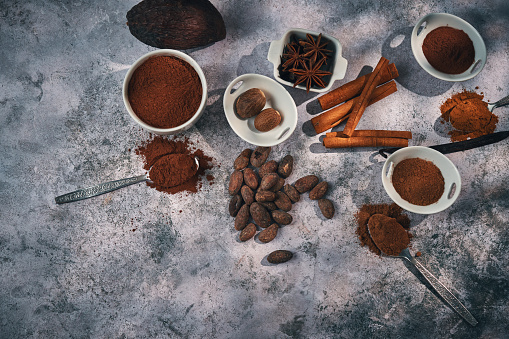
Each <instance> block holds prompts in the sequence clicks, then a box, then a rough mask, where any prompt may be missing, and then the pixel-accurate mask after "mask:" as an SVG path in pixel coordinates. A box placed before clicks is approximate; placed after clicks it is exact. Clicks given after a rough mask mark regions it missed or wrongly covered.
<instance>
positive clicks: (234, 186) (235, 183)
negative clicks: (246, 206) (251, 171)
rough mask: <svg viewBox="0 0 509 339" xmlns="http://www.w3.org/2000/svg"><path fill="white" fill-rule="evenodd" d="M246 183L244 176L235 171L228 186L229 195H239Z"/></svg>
mask: <svg viewBox="0 0 509 339" xmlns="http://www.w3.org/2000/svg"><path fill="white" fill-rule="evenodd" d="M243 182H244V174H242V172H241V171H233V173H232V175H231V176H230V184H229V185H228V193H230V195H235V194H237V193H239V191H240V188H241V187H242V183H243Z"/></svg>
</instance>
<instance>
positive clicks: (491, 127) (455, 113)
mask: <svg viewBox="0 0 509 339" xmlns="http://www.w3.org/2000/svg"><path fill="white" fill-rule="evenodd" d="M483 99H484V95H482V94H477V93H475V92H471V91H467V90H464V91H462V92H460V93H456V94H454V95H453V96H452V97H451V98H449V99H447V100H446V101H445V102H444V103H443V104H442V106H441V107H440V112H441V113H442V118H443V120H444V121H447V122H450V123H451V125H452V127H453V128H454V129H453V130H452V131H450V132H449V133H448V134H449V135H450V136H451V141H462V140H467V139H471V138H477V137H480V136H482V135H486V134H491V133H493V132H494V131H495V128H496V127H497V123H498V117H497V116H496V115H495V114H493V113H491V112H490V110H489V109H488V103H486V102H484V101H483Z"/></svg>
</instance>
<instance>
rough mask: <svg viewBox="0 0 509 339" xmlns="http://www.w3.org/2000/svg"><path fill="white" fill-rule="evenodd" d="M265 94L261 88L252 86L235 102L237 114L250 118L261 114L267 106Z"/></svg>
mask: <svg viewBox="0 0 509 339" xmlns="http://www.w3.org/2000/svg"><path fill="white" fill-rule="evenodd" d="M265 102H266V98H265V94H264V93H263V92H262V90H261V89H259V88H251V89H249V90H247V91H245V92H244V93H242V94H241V95H240V96H239V97H238V98H237V102H236V104H235V108H236V110H237V114H238V115H239V116H240V117H241V118H243V119H248V118H251V117H254V116H255V115H257V114H259V113H260V112H261V111H262V109H263V107H264V106H265Z"/></svg>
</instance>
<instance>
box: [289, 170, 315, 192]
mask: <svg viewBox="0 0 509 339" xmlns="http://www.w3.org/2000/svg"><path fill="white" fill-rule="evenodd" d="M316 184H318V177H317V176H316V175H312V174H311V175H306V176H305V177H302V178H300V179H299V180H297V181H296V182H295V184H293V186H294V187H295V189H296V190H297V191H299V193H304V192H307V191H309V190H311V189H312V188H313V187H315V186H316Z"/></svg>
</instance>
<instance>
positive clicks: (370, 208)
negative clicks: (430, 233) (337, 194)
mask: <svg viewBox="0 0 509 339" xmlns="http://www.w3.org/2000/svg"><path fill="white" fill-rule="evenodd" d="M402 212H403V209H402V208H401V207H399V206H398V205H396V204H394V203H392V204H390V205H389V204H379V205H363V206H362V207H361V209H360V210H359V211H358V212H357V213H356V214H355V219H356V220H357V229H356V230H355V233H356V234H357V236H358V237H359V240H360V241H361V246H368V249H369V250H370V251H371V252H373V253H375V254H378V255H380V254H381V252H380V250H379V249H378V247H376V245H375V243H374V242H373V239H371V236H370V235H369V230H368V222H369V219H370V218H371V216H372V215H375V214H382V215H385V216H388V217H391V218H394V219H396V221H397V222H398V223H399V224H400V225H401V226H403V228H404V229H405V230H408V229H409V228H410V219H409V218H408V216H407V215H406V214H403V213H402ZM407 233H408V231H407ZM408 237H409V239H411V238H412V235H411V234H410V233H408Z"/></svg>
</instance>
